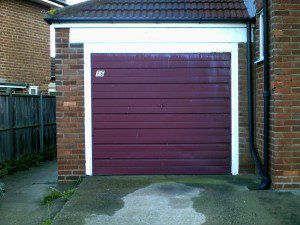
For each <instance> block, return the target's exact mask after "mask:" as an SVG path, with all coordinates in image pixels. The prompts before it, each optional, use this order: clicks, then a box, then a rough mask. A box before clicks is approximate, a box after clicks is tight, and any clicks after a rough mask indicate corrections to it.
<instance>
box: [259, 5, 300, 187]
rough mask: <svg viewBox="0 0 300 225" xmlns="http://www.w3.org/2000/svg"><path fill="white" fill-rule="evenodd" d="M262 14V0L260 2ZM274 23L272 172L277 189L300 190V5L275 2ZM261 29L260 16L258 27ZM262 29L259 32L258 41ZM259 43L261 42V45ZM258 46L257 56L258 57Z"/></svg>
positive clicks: (271, 27)
mask: <svg viewBox="0 0 300 225" xmlns="http://www.w3.org/2000/svg"><path fill="white" fill-rule="evenodd" d="M257 8H258V11H259V10H260V9H261V1H257ZM269 11H270V13H269V24H270V33H269V35H270V52H269V53H270V89H271V94H272V95H271V104H270V163H271V164H270V169H271V178H272V182H273V184H272V186H273V188H299V187H300V63H299V61H300V29H299V28H300V4H299V2H298V1H294V0H284V1H283V0H272V1H270V5H269ZM256 26H257V27H258V17H257V24H256ZM259 32H260V31H259V30H258V29H257V30H256V40H257V41H258V34H259ZM257 43H258V42H257ZM258 48H259V46H258V45H257V50H256V52H257V54H256V55H257V57H258ZM256 102H257V108H256V112H257V114H256V116H257V121H256V124H257V136H256V140H257V147H258V149H259V150H260V152H262V150H263V63H258V64H257V65H256Z"/></svg>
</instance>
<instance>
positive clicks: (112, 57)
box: [92, 53, 231, 65]
mask: <svg viewBox="0 0 300 225" xmlns="http://www.w3.org/2000/svg"><path fill="white" fill-rule="evenodd" d="M230 59H231V56H230V53H221V54H220V53H189V54H181V53H178V54H176V53H170V54H168V53H164V54H161V53H151V54H141V53H122V54H116V53H111V54H110V53H105V54H103V53H93V54H92V64H93V65H97V64H98V63H101V62H107V61H162V60H167V61H194V60H197V61H199V60H201V61H224V60H225V61H228V60H230Z"/></svg>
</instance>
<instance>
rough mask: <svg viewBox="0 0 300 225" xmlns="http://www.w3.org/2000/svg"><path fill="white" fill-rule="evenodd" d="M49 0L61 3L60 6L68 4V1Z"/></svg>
mask: <svg viewBox="0 0 300 225" xmlns="http://www.w3.org/2000/svg"><path fill="white" fill-rule="evenodd" d="M50 1H51V2H54V3H56V4H59V5H61V6H69V4H68V3H66V2H63V1H59V0H50Z"/></svg>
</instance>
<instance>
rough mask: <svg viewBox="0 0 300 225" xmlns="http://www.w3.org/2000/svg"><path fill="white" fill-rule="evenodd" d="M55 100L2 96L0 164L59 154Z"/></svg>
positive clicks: (52, 98)
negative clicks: (57, 149) (57, 150)
mask: <svg viewBox="0 0 300 225" xmlns="http://www.w3.org/2000/svg"><path fill="white" fill-rule="evenodd" d="M55 107H56V104H55V97H54V96H42V95H19V94H1V95H0V164H2V163H4V162H13V161H17V160H19V159H21V158H22V157H27V158H30V157H35V156H45V155H50V154H55V152H56V116H55V114H56V113H55V112H56V109H55Z"/></svg>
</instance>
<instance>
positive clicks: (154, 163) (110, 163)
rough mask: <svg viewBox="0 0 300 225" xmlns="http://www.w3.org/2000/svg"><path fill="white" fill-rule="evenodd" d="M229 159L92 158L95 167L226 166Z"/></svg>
mask: <svg viewBox="0 0 300 225" xmlns="http://www.w3.org/2000/svg"><path fill="white" fill-rule="evenodd" d="M228 161H229V159H196V160H192V159H188V160H185V159H121V160H119V159H112V160H106V159H101V160H100V159H94V166H96V167H172V166H176V167H181V166H226V164H228Z"/></svg>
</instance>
